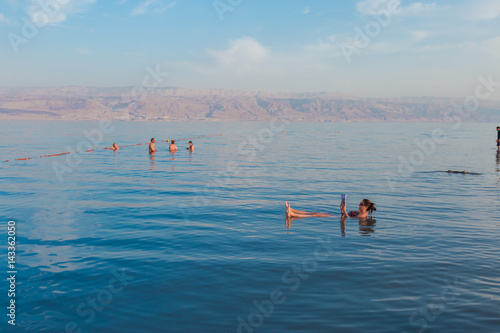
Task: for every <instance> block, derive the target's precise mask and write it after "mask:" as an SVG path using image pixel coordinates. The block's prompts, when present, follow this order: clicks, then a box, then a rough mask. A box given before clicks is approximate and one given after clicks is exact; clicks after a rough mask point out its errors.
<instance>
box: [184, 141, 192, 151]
mask: <svg viewBox="0 0 500 333" xmlns="http://www.w3.org/2000/svg"><path fill="white" fill-rule="evenodd" d="M186 149H187V150H189V151H193V150H194V145H193V141H189V147H187V148H186Z"/></svg>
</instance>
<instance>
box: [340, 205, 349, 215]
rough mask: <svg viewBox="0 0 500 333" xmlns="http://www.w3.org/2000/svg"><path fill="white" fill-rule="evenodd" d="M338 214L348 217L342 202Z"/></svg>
mask: <svg viewBox="0 0 500 333" xmlns="http://www.w3.org/2000/svg"><path fill="white" fill-rule="evenodd" d="M340 213H341V214H342V217H349V214H347V211H346V208H345V201H342V202H341V203H340Z"/></svg>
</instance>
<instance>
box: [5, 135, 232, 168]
mask: <svg viewBox="0 0 500 333" xmlns="http://www.w3.org/2000/svg"><path fill="white" fill-rule="evenodd" d="M222 135H223V134H214V135H203V136H198V137H192V138H185V139H174V140H175V141H182V140H193V139H205V138H211V137H215V136H222ZM169 142H170V140H164V141H156V143H169ZM148 144H149V143H136V144H135V145H134V144H132V145H124V146H118V148H125V147H135V146H142V145H148ZM96 149H97V150H99V149H110V148H109V147H104V148H94V149H89V150H86V151H82V152H79V151H77V152H76V153H77V154H82V153H90V152H93V151H95V150H96ZM68 154H71V152H65V153H59V154H51V155H40V157H23V158H16V159H13V160H5V161H3V162H14V161H27V160H32V159H37V158H45V157H58V156H63V155H68Z"/></svg>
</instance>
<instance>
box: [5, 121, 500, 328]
mask: <svg viewBox="0 0 500 333" xmlns="http://www.w3.org/2000/svg"><path fill="white" fill-rule="evenodd" d="M496 125H497V124H466V125H463V126H462V127H461V128H459V129H453V128H452V127H451V125H446V124H438V123H436V124H429V123H427V124H415V123H411V124H406V123H380V124H379V123H290V124H287V125H286V126H285V127H284V128H281V127H280V126H282V123H281V122H278V123H276V124H270V123H267V122H259V123H206V122H203V123H200V122H197V123H169V122H116V123H114V124H113V126H114V130H113V131H112V132H111V133H105V134H104V137H103V140H104V141H103V142H102V143H99V144H98V145H97V147H104V146H110V145H111V144H112V143H113V142H118V144H119V145H128V144H136V143H139V142H148V141H149V139H150V138H151V137H155V138H156V139H157V140H165V139H184V138H191V137H196V138H197V137H202V136H205V135H214V134H223V135H222V136H221V135H218V136H214V137H208V138H200V139H194V140H193V141H194V143H195V146H196V149H195V151H194V153H192V154H190V153H189V152H187V151H186V150H185V147H186V146H187V141H184V140H182V141H179V142H178V146H179V148H180V151H179V152H178V153H177V154H175V155H170V154H169V153H168V151H167V145H166V144H164V143H160V144H157V149H158V150H159V152H158V153H157V154H156V156H155V157H154V158H152V157H150V156H149V155H148V153H147V146H144V145H143V146H134V147H127V148H123V149H121V150H120V151H118V152H111V151H107V150H96V151H95V152H91V153H85V154H81V155H80V158H77V155H75V154H73V155H67V156H62V157H53V158H42V159H33V160H29V161H17V162H9V163H3V162H2V163H0V208H1V210H0V219H1V221H0V223H1V224H2V225H3V226H4V228H3V230H4V237H3V239H4V242H3V244H4V245H3V246H2V251H3V252H2V253H4V258H5V259H4V260H5V263H6V262H7V259H6V256H7V244H6V241H5V240H6V239H7V231H6V226H7V222H8V221H9V220H15V221H16V227H17V238H16V240H17V248H16V256H17V260H16V264H17V271H18V273H17V281H16V282H17V285H16V289H17V290H16V324H17V325H16V327H15V328H14V327H12V326H11V325H8V324H7V319H8V318H6V315H5V314H6V313H7V310H6V309H5V307H6V306H7V302H8V301H9V298H8V297H7V295H6V294H7V292H6V291H7V290H8V289H9V288H8V285H7V282H6V281H5V280H4V281H3V282H2V283H1V284H0V287H1V288H2V290H3V292H1V293H0V295H2V296H1V297H0V302H1V304H2V308H3V309H4V312H5V314H3V315H2V317H3V319H2V322H1V324H0V325H1V326H0V330H2V331H8V332H10V331H12V332H17V331H19V332H22V331H27V332H73V331H74V332H79V330H81V332H420V333H422V332H424V331H425V332H498V331H499V328H500V310H499V309H500V264H499V259H498V258H499V257H500V242H499V234H498V232H499V231H500V195H499V190H500V156H497V154H496V150H495V147H494V144H495V143H494V141H495V139H496V133H495V131H494V130H495V126H496ZM96 128H99V124H98V123H94V122H2V123H0V134H1V136H2V138H3V140H2V142H0V160H6V159H10V160H12V159H15V158H22V157H35V156H40V155H45V154H54V153H60V152H65V151H69V150H71V149H75V150H76V147H78V145H79V144H80V143H82V142H87V143H88V140H89V139H87V138H86V136H85V135H84V134H83V131H84V130H87V131H92V130H94V129H96ZM435 129H440V130H441V131H442V132H439V133H443V134H444V139H443V140H439V142H438V143H436V142H434V143H433V144H431V143H430V142H432V141H431V139H432V132H433V131H434V130H435ZM283 132H286V133H283ZM439 133H438V134H439ZM95 139H100V138H99V137H98V136H95ZM416 142H420V143H421V147H422V148H420V147H419V145H417V144H416ZM422 143H423V144H422ZM81 147H82V146H81ZM69 156H71V157H72V158H73V160H72V159H69V158H70V157H69ZM410 161H412V162H410ZM54 163H55V164H54ZM54 168H56V169H58V170H60V171H59V172H60V176H61V177H60V178H58V177H57V174H56V172H54ZM449 169H452V170H467V171H469V172H477V173H481V175H463V174H448V173H427V171H437V170H449ZM61 170H63V171H61ZM343 192H345V193H347V206H348V209H351V210H352V209H356V208H357V205H358V202H359V201H360V200H361V199H363V198H369V199H371V200H372V201H374V202H375V203H376V204H377V208H378V210H377V212H376V213H375V215H374V219H371V220H368V221H358V220H357V219H349V220H348V221H347V222H346V223H345V225H343V224H342V223H341V221H340V219H339V216H338V212H339V208H338V205H339V199H340V194H341V193H343ZM285 200H288V201H290V202H291V204H292V207H295V208H298V209H304V210H312V211H320V212H332V213H334V216H333V217H330V218H308V219H298V220H294V221H292V222H291V224H287V223H286V221H285V209H284V201H285ZM6 272H7V270H6V269H5V272H4V275H7V273H6Z"/></svg>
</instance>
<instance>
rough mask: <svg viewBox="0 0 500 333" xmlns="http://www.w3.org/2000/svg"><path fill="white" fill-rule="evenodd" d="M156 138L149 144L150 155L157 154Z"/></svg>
mask: <svg viewBox="0 0 500 333" xmlns="http://www.w3.org/2000/svg"><path fill="white" fill-rule="evenodd" d="M155 142H156V141H155V138H152V139H151V143H150V144H149V153H150V154H153V153H156V151H157V150H156V147H155Z"/></svg>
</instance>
